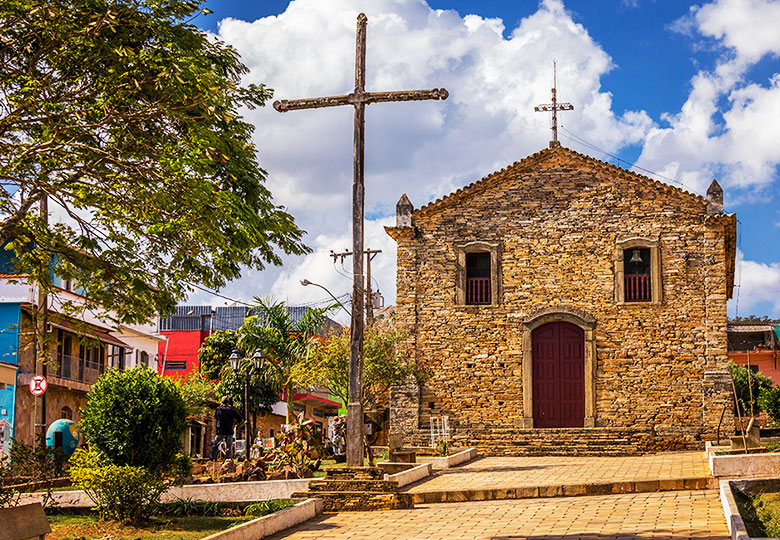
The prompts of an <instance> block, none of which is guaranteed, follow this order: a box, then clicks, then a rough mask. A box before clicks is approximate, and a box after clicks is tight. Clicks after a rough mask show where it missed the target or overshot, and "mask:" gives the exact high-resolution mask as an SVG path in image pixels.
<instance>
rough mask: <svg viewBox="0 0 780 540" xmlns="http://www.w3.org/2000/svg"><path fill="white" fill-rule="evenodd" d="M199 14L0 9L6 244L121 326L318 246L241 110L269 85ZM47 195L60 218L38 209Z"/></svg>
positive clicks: (22, 4)
mask: <svg viewBox="0 0 780 540" xmlns="http://www.w3.org/2000/svg"><path fill="white" fill-rule="evenodd" d="M199 5H200V1H198V0H46V1H41V0H5V1H3V2H2V3H0V215H2V223H0V245H3V246H4V247H5V249H6V250H9V251H11V252H13V254H14V256H15V257H14V259H15V261H16V263H15V264H16V266H17V268H16V270H17V271H20V272H24V273H27V274H29V276H30V279H31V280H33V281H36V282H39V283H40V284H41V285H42V286H43V287H44V289H46V290H52V289H51V281H52V279H51V276H50V264H51V261H52V260H55V261H56V265H55V268H54V270H55V272H56V274H57V275H59V276H60V277H61V278H64V279H70V280H73V281H74V283H75V286H76V287H77V288H79V289H81V290H83V291H84V292H85V295H86V296H87V297H88V298H89V299H90V300H89V302H90V304H89V307H93V308H94V307H99V305H101V304H102V305H103V306H106V307H107V308H109V309H113V310H114V311H115V312H116V318H117V319H118V320H120V321H122V322H131V321H140V320H148V319H149V318H151V316H153V315H154V314H155V313H156V312H163V313H166V312H169V311H170V310H171V309H172V308H173V307H174V306H175V305H176V303H177V301H178V300H180V299H182V298H183V297H184V295H185V294H186V293H187V292H188V291H187V287H188V286H189V285H188V284H190V283H201V284H203V285H205V286H207V287H212V288H219V287H221V286H223V285H224V284H225V283H226V282H227V281H229V280H231V279H234V278H236V277H238V276H239V275H240V270H241V267H242V265H246V266H249V267H254V268H263V266H264V265H265V264H269V263H270V264H280V262H281V261H280V255H279V250H281V251H283V252H285V253H294V254H300V253H304V252H306V251H307V248H306V247H305V246H303V244H302V243H301V237H302V234H303V232H302V231H301V230H300V229H298V228H297V227H296V225H295V223H294V221H293V218H292V217H291V216H290V215H289V214H288V213H286V212H284V211H283V209H282V208H280V207H278V206H276V205H275V204H274V203H273V201H272V198H271V194H270V193H269V191H268V190H267V189H266V188H265V187H264V179H265V172H264V171H263V170H262V169H261V168H260V166H259V164H258V163H257V160H256V156H255V147H254V145H253V143H252V141H251V135H252V129H253V128H252V126H251V125H250V124H249V123H247V122H245V121H244V120H242V119H241V117H240V114H239V112H240V109H241V108H242V107H249V108H252V107H255V106H262V105H263V104H264V103H265V102H266V100H267V99H269V98H270V96H271V94H272V91H271V90H270V89H268V88H265V87H263V86H262V85H254V84H250V85H246V86H241V84H240V83H241V77H242V75H244V74H245V73H246V72H247V69H246V67H245V66H244V65H243V64H242V63H241V61H240V60H239V57H238V54H237V53H236V51H235V50H234V49H233V48H231V47H229V46H227V45H226V44H224V43H222V42H220V41H218V40H216V39H211V38H209V37H207V36H206V34H205V33H203V32H201V31H200V30H198V29H197V28H196V27H195V26H194V25H192V24H191V23H189V22H187V21H189V20H191V19H192V18H193V16H196V15H197V14H199V13H200V7H199ZM44 197H48V201H49V205H50V209H51V210H52V212H54V213H55V214H57V215H58V217H60V218H61V219H56V220H55V219H53V220H51V223H49V222H47V220H45V219H43V218H42V217H41V215H40V214H39V212H37V211H33V210H34V209H35V208H36V206H37V205H38V203H40V202H41V201H42V200H43V199H44ZM71 307H73V308H74V309H75V307H74V306H71Z"/></svg>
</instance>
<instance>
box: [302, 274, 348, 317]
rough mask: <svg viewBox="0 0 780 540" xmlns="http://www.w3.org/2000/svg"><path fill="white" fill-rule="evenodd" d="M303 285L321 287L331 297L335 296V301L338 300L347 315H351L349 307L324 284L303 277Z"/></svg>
mask: <svg viewBox="0 0 780 540" xmlns="http://www.w3.org/2000/svg"><path fill="white" fill-rule="evenodd" d="M301 285H303V286H304V287H308V286H309V285H314V286H315V287H319V288H320V289H322V290H323V291H325V292H326V293H328V294H329V295H330V297H331V298H333V301H334V302H336V303H337V304H338V305H339V307H340V308H341V309H343V310H344V311H345V312H346V313H347V315H351V313H350V312H349V311H347V308H345V307H344V304H342V303H341V302H339V300H338V298H336V297H335V296H333V293H332V292H330V291H329V290H328V289H326V288H325V287H324V286H323V285H320V284H319V283H314V282H313V281H309V280H308V279H302V280H301Z"/></svg>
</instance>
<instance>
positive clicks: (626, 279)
mask: <svg viewBox="0 0 780 540" xmlns="http://www.w3.org/2000/svg"><path fill="white" fill-rule="evenodd" d="M661 290H662V289H661V256H660V249H659V247H658V240H651V239H648V238H638V237H634V238H628V239H626V240H623V241H619V242H617V245H616V247H615V300H616V301H617V302H618V303H620V304H628V303H632V304H633V303H660V302H661Z"/></svg>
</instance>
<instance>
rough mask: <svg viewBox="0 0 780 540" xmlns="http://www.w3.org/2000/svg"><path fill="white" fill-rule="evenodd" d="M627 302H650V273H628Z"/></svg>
mask: <svg viewBox="0 0 780 540" xmlns="http://www.w3.org/2000/svg"><path fill="white" fill-rule="evenodd" d="M625 293H626V295H625V297H626V302H649V301H650V300H651V299H652V297H651V294H650V274H626V291H625Z"/></svg>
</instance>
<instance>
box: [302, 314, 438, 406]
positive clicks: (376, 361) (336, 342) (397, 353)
mask: <svg viewBox="0 0 780 540" xmlns="http://www.w3.org/2000/svg"><path fill="white" fill-rule="evenodd" d="M403 337H404V336H403V334H401V333H400V332H399V331H397V330H395V329H393V328H391V327H388V326H372V327H369V328H366V330H365V334H364V340H363V394H362V397H361V405H363V406H364V407H365V406H366V405H369V404H375V403H377V402H378V401H379V400H380V399H381V396H382V395H383V394H384V393H385V392H387V391H388V389H389V388H390V387H391V386H393V385H396V384H400V383H402V382H403V381H405V380H406V379H407V378H408V377H409V376H410V375H413V376H415V377H417V378H418V379H420V378H422V376H423V373H422V372H421V371H420V370H419V369H418V368H417V366H416V365H415V364H414V363H413V362H410V361H409V360H408V358H407V355H406V353H405V349H404V347H403V346H402V343H403ZM349 345H350V332H349V329H345V330H344V331H343V332H341V333H339V334H336V335H335V336H332V337H331V338H330V339H328V340H327V341H326V342H324V343H322V344H320V346H319V347H318V348H317V352H316V355H315V356H316V359H317V364H318V373H319V374H320V377H322V380H323V382H324V383H325V384H327V385H328V387H329V388H330V391H331V393H332V394H334V395H336V396H338V397H340V398H341V399H342V400H343V401H344V403H345V404H346V403H348V402H349Z"/></svg>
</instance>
